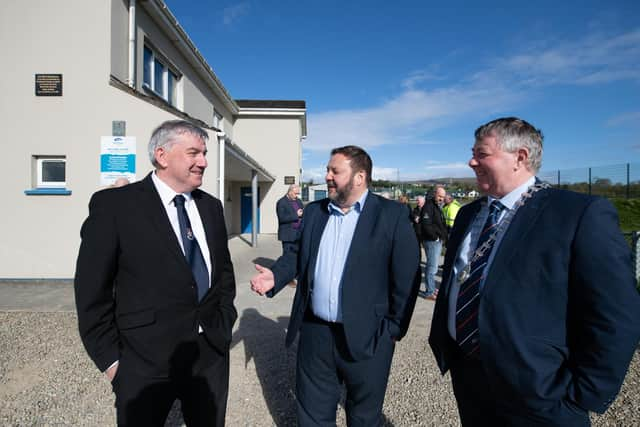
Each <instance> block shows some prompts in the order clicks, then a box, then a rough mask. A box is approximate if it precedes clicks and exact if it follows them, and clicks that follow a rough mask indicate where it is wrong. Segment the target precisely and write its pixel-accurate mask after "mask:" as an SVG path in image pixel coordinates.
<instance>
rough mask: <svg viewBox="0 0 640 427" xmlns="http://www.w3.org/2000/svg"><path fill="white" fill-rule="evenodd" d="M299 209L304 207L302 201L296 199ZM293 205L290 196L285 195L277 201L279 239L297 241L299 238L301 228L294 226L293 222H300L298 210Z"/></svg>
mask: <svg viewBox="0 0 640 427" xmlns="http://www.w3.org/2000/svg"><path fill="white" fill-rule="evenodd" d="M296 204H297V205H298V208H297V209H302V201H301V200H300V199H296ZM297 209H296V210H294V209H293V208H292V207H291V203H290V202H289V198H288V197H287V196H286V195H285V196H283V197H281V198H280V199H279V200H278V202H277V203H276V214H277V215H278V240H280V241H282V242H295V241H296V240H298V236H299V234H300V229H299V228H298V229H297V230H296V229H295V228H293V224H295V223H296V222H298V212H297Z"/></svg>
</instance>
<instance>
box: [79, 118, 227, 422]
mask: <svg viewBox="0 0 640 427" xmlns="http://www.w3.org/2000/svg"><path fill="white" fill-rule="evenodd" d="M207 138H208V136H207V133H206V132H205V131H203V130H202V129H200V128H198V127H196V126H194V125H192V124H191V123H188V122H185V121H180V120H175V121H168V122H165V123H163V124H162V125H160V126H159V127H158V128H157V129H156V130H155V131H154V132H153V134H152V136H151V140H150V142H149V156H150V158H151V162H152V164H153V165H154V166H155V172H152V173H150V174H149V175H147V177H146V178H145V179H144V180H142V181H140V182H137V183H134V184H130V185H126V186H124V187H121V188H114V189H108V190H103V191H99V192H97V193H95V194H94V195H93V197H92V198H91V202H90V204H89V217H88V218H87V219H86V221H85V222H84V224H83V226H82V231H81V235H82V244H81V246H80V253H79V255H78V262H77V269H76V277H75V294H76V305H77V310H78V323H79V329H80V336H81V338H82V342H83V344H84V346H85V348H86V350H87V352H88V353H89V356H90V357H91V359H92V360H93V361H94V363H95V364H96V366H97V367H98V369H100V371H102V372H104V373H105V374H106V375H107V377H108V378H109V380H111V383H112V387H113V391H114V393H115V395H116V409H117V418H118V424H119V425H123V426H129V425H131V426H147V425H153V426H156V425H157V426H162V425H164V422H165V419H166V417H167V414H168V413H169V410H170V409H171V406H172V404H173V402H174V400H175V399H180V401H181V403H182V412H183V415H184V419H185V421H186V423H187V425H189V426H192V425H195V426H222V425H224V419H225V411H226V404H227V394H228V383H229V344H230V341H231V329H232V327H233V323H234V321H235V319H236V317H237V313H236V310H235V308H234V306H233V299H234V297H235V279H234V274H233V266H232V264H231V258H230V255H229V250H228V247H227V232H226V228H225V221H224V216H223V211H222V205H221V203H220V201H219V200H217V199H215V198H214V197H212V196H210V195H209V194H207V193H205V192H203V191H201V190H199V189H198V187H199V186H200V185H201V184H202V177H203V173H204V170H205V168H206V167H207V160H206V158H205V155H206V153H207V147H206V141H207Z"/></svg>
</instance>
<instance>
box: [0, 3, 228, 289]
mask: <svg viewBox="0 0 640 427" xmlns="http://www.w3.org/2000/svg"><path fill="white" fill-rule="evenodd" d="M0 8H1V13H0V49H1V50H2V52H3V55H4V56H5V58H12V59H13V62H12V65H11V66H10V67H5V68H4V69H3V71H4V75H3V79H0V90H2V93H3V97H2V100H1V101H0V115H1V116H2V117H3V121H4V123H5V133H4V138H3V145H4V146H3V151H4V153H5V155H6V157H5V158H6V159H10V160H11V161H8V162H5V165H4V166H3V168H0V180H1V181H2V182H3V184H4V186H5V189H6V192H7V194H8V195H10V200H6V201H5V202H4V203H3V209H1V210H0V235H2V239H0V278H70V277H73V273H74V270H75V259H76V256H77V251H78V247H79V243H80V236H79V235H80V226H81V224H82V221H83V220H84V219H85V217H86V216H87V213H88V210H87V205H88V202H89V198H90V197H91V195H92V194H93V193H94V192H95V191H97V190H99V189H100V188H101V186H100V157H99V156H100V138H101V136H108V135H111V129H112V127H111V125H112V121H113V120H125V121H126V132H127V136H134V137H136V142H137V157H136V173H137V178H138V179H142V178H143V177H144V176H145V175H146V174H147V173H148V172H149V171H150V170H151V164H150V162H149V160H148V155H147V150H146V145H147V142H148V140H149V136H150V134H151V131H152V130H153V128H154V127H156V126H157V125H158V124H160V123H161V122H162V121H164V120H168V119H176V118H178V117H176V116H174V115H173V114H171V113H169V112H167V111H165V110H162V109H160V108H157V107H155V106H154V105H151V104H149V103H148V102H145V101H144V100H141V99H138V98H136V97H134V96H132V95H130V94H128V93H126V92H124V91H122V90H120V89H117V88H115V87H113V86H111V85H110V84H109V71H110V69H111V68H110V62H111V50H110V40H111V29H110V18H109V17H110V12H111V4H110V3H109V2H104V1H86V0H67V1H64V2H49V1H11V2H4V3H3V4H2V6H0ZM79 34H81V35H82V37H79V36H78V35H79ZM37 73H61V74H62V75H63V96H61V97H36V96H35V95H34V75H35V74H37ZM210 134H211V135H210V142H209V149H210V153H209V155H208V160H209V168H208V170H207V173H206V175H205V183H204V185H203V189H204V190H205V191H208V192H210V193H212V194H214V195H215V194H217V179H216V177H217V173H218V161H217V151H218V150H217V138H216V137H215V135H213V134H212V132H211V133H210ZM34 155H65V156H66V159H67V165H66V180H67V189H69V190H71V192H72V194H71V195H69V196H51V195H46V196H43V195H38V196H27V195H25V194H24V191H25V190H29V189H32V188H33V187H34V182H33V179H32V171H33V167H32V156H34Z"/></svg>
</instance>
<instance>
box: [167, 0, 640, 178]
mask: <svg viewBox="0 0 640 427" xmlns="http://www.w3.org/2000/svg"><path fill="white" fill-rule="evenodd" d="M165 3H166V4H167V6H168V7H169V9H170V10H171V12H172V13H173V14H174V15H175V17H176V18H177V19H178V22H179V23H180V24H181V25H182V27H183V28H184V29H185V31H186V32H187V34H188V35H189V37H190V38H191V40H192V41H193V42H194V44H195V45H196V46H197V47H198V49H199V50H200V52H201V53H202V55H203V56H204V58H205V59H206V60H207V62H208V63H209V65H210V66H211V67H212V68H213V70H214V72H215V73H216V75H217V76H218V77H219V78H220V80H221V81H222V83H223V84H224V85H225V87H226V89H227V90H228V91H229V93H230V94H231V96H232V97H233V98H235V99H286V100H304V101H305V102H306V106H307V126H308V137H307V138H306V140H305V141H304V142H303V178H304V179H305V180H310V179H313V180H314V181H315V182H323V181H324V172H325V168H326V164H327V162H328V159H329V152H330V150H331V148H334V147H338V146H343V145H348V144H355V145H359V146H361V147H363V148H364V149H366V150H367V152H368V153H369V154H370V155H371V157H372V159H373V164H374V170H373V178H374V179H388V180H394V181H395V180H398V179H399V180H402V181H406V180H417V179H434V178H442V177H468V176H473V173H472V171H471V169H470V168H469V167H468V165H467V162H468V160H469V157H470V153H471V151H470V150H471V147H472V145H473V142H474V139H473V133H474V131H475V129H476V128H477V127H478V126H480V125H482V124H484V123H486V122H488V121H490V120H493V119H495V118H498V117H505V116H517V117H520V118H523V119H525V120H527V121H528V122H530V123H531V124H533V125H534V126H535V127H537V128H539V129H541V130H542V132H543V134H544V136H545V140H544V156H543V163H542V171H544V172H548V171H551V170H557V169H562V170H564V169H573V168H582V167H592V166H604V165H616V164H624V163H628V162H631V163H634V162H640V1H638V0H629V1H623V0H619V1H618V0H606V1H595V0H593V1H592V0H575V1H569V0H567V1H558V0H554V1H547V0H538V1H535V2H532V1H526V2H525V1H513V0H511V1H497V0H496V1H494V0H485V1H482V2H479V1H472V0H468V1H456V0H450V1H447V2H442V1H431V0H407V1H402V0H399V1H396V2H389V1H378V0H369V1H364V0H357V1H356V0H354V1H349V0H340V1H337V0H323V1H311V0H279V1H275V0H247V1H228V0H223V1H213V0H165ZM237 142H238V144H239V145H240V146H242V141H237Z"/></svg>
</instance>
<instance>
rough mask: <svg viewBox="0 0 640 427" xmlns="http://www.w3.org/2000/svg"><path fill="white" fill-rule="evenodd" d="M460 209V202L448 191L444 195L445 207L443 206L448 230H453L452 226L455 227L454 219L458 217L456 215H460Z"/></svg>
mask: <svg viewBox="0 0 640 427" xmlns="http://www.w3.org/2000/svg"><path fill="white" fill-rule="evenodd" d="M459 210H460V202H458V201H457V200H456V199H454V198H453V196H452V195H451V194H450V193H447V194H446V195H445V196H444V207H443V208H442V213H444V221H445V224H446V225H447V232H448V233H450V232H451V228H453V221H454V220H455V219H456V215H458V211H459Z"/></svg>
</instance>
